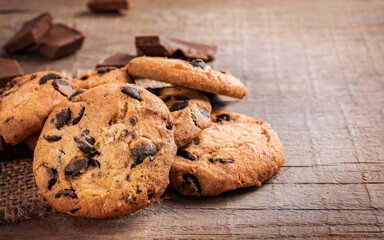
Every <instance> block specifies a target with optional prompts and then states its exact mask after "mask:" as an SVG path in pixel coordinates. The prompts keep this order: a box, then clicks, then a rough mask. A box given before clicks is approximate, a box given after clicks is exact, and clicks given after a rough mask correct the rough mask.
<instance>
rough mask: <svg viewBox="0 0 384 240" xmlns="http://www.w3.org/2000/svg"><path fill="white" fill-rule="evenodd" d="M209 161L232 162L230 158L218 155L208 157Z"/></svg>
mask: <svg viewBox="0 0 384 240" xmlns="http://www.w3.org/2000/svg"><path fill="white" fill-rule="evenodd" d="M209 161H210V162H211V163H214V162H220V163H222V164H224V163H234V161H233V160H231V159H226V158H219V157H213V158H211V159H209Z"/></svg>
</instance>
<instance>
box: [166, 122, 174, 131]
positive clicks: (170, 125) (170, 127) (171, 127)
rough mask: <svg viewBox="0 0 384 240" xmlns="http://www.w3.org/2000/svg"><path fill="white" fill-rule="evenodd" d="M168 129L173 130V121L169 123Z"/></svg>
mask: <svg viewBox="0 0 384 240" xmlns="http://www.w3.org/2000/svg"><path fill="white" fill-rule="evenodd" d="M167 129H168V130H172V129H173V122H172V121H171V122H168V123H167Z"/></svg>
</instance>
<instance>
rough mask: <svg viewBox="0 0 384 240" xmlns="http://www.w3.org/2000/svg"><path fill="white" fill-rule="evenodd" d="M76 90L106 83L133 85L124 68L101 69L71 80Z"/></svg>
mask: <svg viewBox="0 0 384 240" xmlns="http://www.w3.org/2000/svg"><path fill="white" fill-rule="evenodd" d="M71 83H72V84H73V86H75V88H76V89H90V88H94V87H97V86H100V85H103V84H108V83H134V81H133V80H132V78H131V77H130V76H129V74H128V73H127V69H126V68H116V67H101V68H98V69H96V70H92V71H89V72H86V73H84V74H82V75H81V76H80V77H77V78H74V79H72V81H71Z"/></svg>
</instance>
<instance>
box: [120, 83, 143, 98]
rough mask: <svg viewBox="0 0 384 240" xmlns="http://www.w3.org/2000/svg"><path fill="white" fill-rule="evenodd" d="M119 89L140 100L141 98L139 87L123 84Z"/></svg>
mask: <svg viewBox="0 0 384 240" xmlns="http://www.w3.org/2000/svg"><path fill="white" fill-rule="evenodd" d="M121 91H122V92H123V93H125V94H127V95H128V96H130V97H132V98H134V99H137V100H139V101H141V98H140V94H141V91H140V90H139V89H137V88H134V87H131V86H124V87H123V88H122V89H121Z"/></svg>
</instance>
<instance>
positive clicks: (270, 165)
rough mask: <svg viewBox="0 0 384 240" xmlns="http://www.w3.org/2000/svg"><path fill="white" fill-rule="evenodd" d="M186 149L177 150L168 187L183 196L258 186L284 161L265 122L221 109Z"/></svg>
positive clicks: (211, 194) (273, 133)
mask: <svg viewBox="0 0 384 240" xmlns="http://www.w3.org/2000/svg"><path fill="white" fill-rule="evenodd" d="M212 120H213V122H212V123H211V125H210V126H209V127H207V128H205V129H203V130H202V131H201V133H200V135H199V137H198V138H197V139H196V140H195V141H194V142H193V143H191V144H190V145H189V146H187V147H184V148H179V149H178V151H177V156H176V159H175V163H174V164H173V166H172V168H171V172H170V181H171V183H170V186H171V187H172V188H174V189H177V190H178V191H179V192H180V193H181V194H183V195H186V196H216V195H219V194H221V193H223V192H225V191H229V190H233V189H236V188H243V187H249V186H258V187H259V186H260V185H261V183H262V182H264V181H266V180H267V179H269V178H271V177H272V175H273V174H274V173H275V172H276V171H277V170H278V169H279V168H280V167H281V165H282V164H283V162H284V158H285V154H284V148H283V146H282V144H281V142H280V140H279V138H278V136H277V134H276V133H275V131H273V130H272V128H271V127H270V126H269V125H268V124H267V123H265V122H263V121H261V120H258V119H254V118H251V117H247V116H245V115H241V114H237V113H230V112H227V111H223V110H218V111H214V112H213V113H212Z"/></svg>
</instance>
